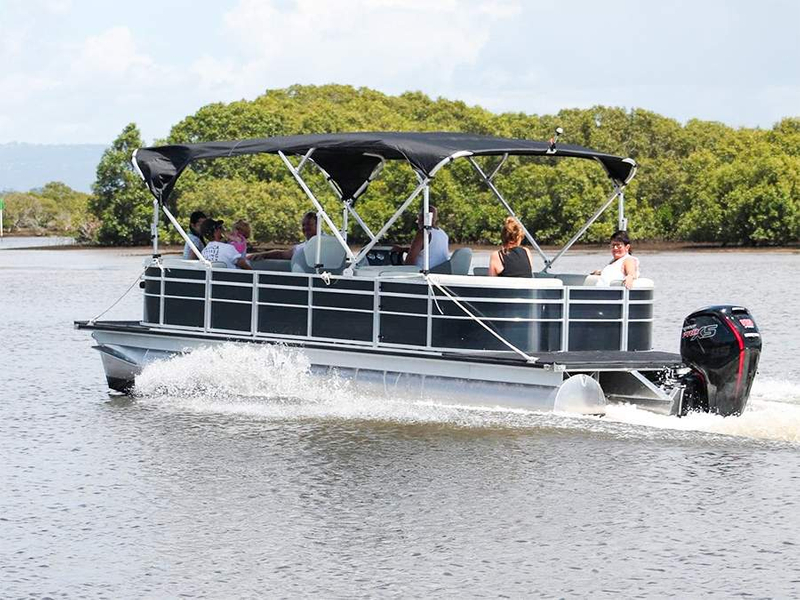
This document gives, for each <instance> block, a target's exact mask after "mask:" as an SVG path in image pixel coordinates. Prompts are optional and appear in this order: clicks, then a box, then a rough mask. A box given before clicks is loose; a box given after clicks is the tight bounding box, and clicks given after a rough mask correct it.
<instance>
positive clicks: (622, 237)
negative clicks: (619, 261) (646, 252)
mask: <svg viewBox="0 0 800 600" xmlns="http://www.w3.org/2000/svg"><path fill="white" fill-rule="evenodd" d="M609 241H611V242H619V243H621V244H624V245H626V246H630V245H631V238H629V237H628V232H627V231H625V230H624V229H619V230H617V231H615V232H614V233H612V234H611V239H610V240H609ZM628 253H629V254H633V252H632V251H631V250H628Z"/></svg>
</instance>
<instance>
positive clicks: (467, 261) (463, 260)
mask: <svg viewBox="0 0 800 600" xmlns="http://www.w3.org/2000/svg"><path fill="white" fill-rule="evenodd" d="M470 265H472V248H459V249H458V250H456V251H455V252H453V254H451V255H450V258H449V259H448V260H446V261H444V262H443V263H442V264H440V265H436V266H435V267H431V273H437V274H439V275H469V267H470Z"/></svg>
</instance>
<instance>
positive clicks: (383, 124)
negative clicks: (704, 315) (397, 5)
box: [92, 85, 800, 245]
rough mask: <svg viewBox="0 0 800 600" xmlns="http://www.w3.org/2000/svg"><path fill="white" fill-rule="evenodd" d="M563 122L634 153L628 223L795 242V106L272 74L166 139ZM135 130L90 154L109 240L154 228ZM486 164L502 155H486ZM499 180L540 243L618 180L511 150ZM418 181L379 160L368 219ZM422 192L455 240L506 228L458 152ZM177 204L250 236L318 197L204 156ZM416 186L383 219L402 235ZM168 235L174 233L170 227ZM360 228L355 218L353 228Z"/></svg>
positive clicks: (269, 235) (317, 188)
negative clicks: (497, 93) (680, 110)
mask: <svg viewBox="0 0 800 600" xmlns="http://www.w3.org/2000/svg"><path fill="white" fill-rule="evenodd" d="M556 126H561V127H563V128H564V131H565V134H564V136H563V137H562V139H561V141H562V142H563V143H566V144H577V145H582V146H587V147H590V148H594V149H597V150H601V151H604V152H609V153H612V154H619V155H624V156H630V157H632V158H634V159H635V160H636V161H637V162H638V163H639V170H638V174H637V177H636V178H635V179H634V180H633V181H632V183H631V184H630V185H629V186H628V188H627V189H626V193H625V197H626V213H627V216H628V218H629V222H630V229H631V234H632V236H633V237H634V238H635V239H640V240H641V239H648V240H672V241H682V240H687V241H702V242H716V243H722V244H728V245H732V244H748V245H774V244H790V243H796V242H797V241H798V237H799V235H800V231H799V229H800V224H799V223H800V175H799V174H798V173H799V172H800V167H799V166H798V161H800V118H786V119H783V120H782V121H781V122H779V123H777V124H776V125H775V127H773V128H772V129H771V130H759V129H732V128H730V127H727V126H726V125H724V124H722V123H716V122H709V121H699V120H691V121H689V122H688V123H686V124H685V125H681V124H680V123H678V122H677V121H675V120H673V119H669V118H667V117H663V116H661V115H658V114H656V113H653V112H649V111H646V110H643V109H640V108H633V109H629V110H626V109H624V108H619V107H605V106H595V107H592V108H590V109H585V110H584V109H568V110H562V111H560V112H559V113H558V114H555V115H541V116H540V115H527V114H523V113H504V114H494V113H491V112H489V111H487V110H485V109H483V108H480V107H476V106H468V105H467V104H465V103H463V102H459V101H453V100H447V99H443V98H437V99H433V98H430V97H428V96H426V95H425V94H422V93H421V92H406V93H404V94H401V95H399V96H388V95H385V94H382V93H380V92H377V91H375V90H371V89H368V88H354V87H351V86H347V85H324V86H301V85H295V86H291V87H289V88H285V89H273V90H267V91H266V92H265V93H264V94H263V95H262V96H259V97H258V98H256V99H254V100H252V101H244V100H242V101H238V102H232V103H230V104H222V103H215V104H209V105H207V106H204V107H203V108H201V109H200V110H198V111H197V112H196V113H195V114H194V115H190V116H188V117H186V118H185V119H183V120H182V121H181V122H179V123H177V124H176V125H175V126H174V127H173V128H172V130H171V132H170V134H169V137H168V139H167V140H166V143H193V142H204V141H212V140H231V139H242V138H252V137H268V136H280V135H296V134H306V133H325V132H346V131H383V130H386V131H462V132H471V133H480V134H487V135H496V136H501V137H515V138H527V139H540V140H542V139H548V138H549V137H550V135H551V134H552V132H553V130H554V128H555V127H556ZM139 145H141V140H140V139H139V134H138V131H137V130H136V127H135V126H134V125H129V126H128V127H126V128H125V130H124V131H123V132H122V134H121V135H120V137H119V138H118V139H117V140H116V141H115V143H114V146H113V147H112V148H111V149H109V151H108V152H107V153H106V155H105V156H104V157H103V161H101V164H100V166H99V167H98V181H97V184H96V185H95V198H94V199H93V201H92V211H93V213H94V214H95V215H97V216H98V217H99V218H100V219H101V220H102V226H101V228H100V231H99V233H98V239H99V241H101V242H103V243H130V244H133V243H144V242H147V241H148V240H149V221H150V212H151V208H150V201H151V200H150V198H149V195H148V193H147V191H146V190H145V187H144V186H143V185H142V183H141V181H139V179H138V177H136V176H135V175H134V174H133V172H132V171H131V169H130V167H129V158H130V154H131V152H132V150H133V149H134V148H136V147H138V146H139ZM479 162H480V164H481V165H482V166H483V168H484V169H485V170H491V169H492V168H493V166H494V165H495V164H497V159H496V158H481V159H479ZM304 176H306V177H308V178H309V181H310V185H311V188H312V189H313V190H314V192H315V194H317V195H318V198H320V199H321V200H322V201H323V203H324V204H325V206H326V208H327V209H329V210H330V214H331V215H332V218H334V220H335V221H336V222H337V223H339V222H340V220H341V206H340V204H339V203H338V202H337V200H336V199H335V198H334V196H333V194H332V193H331V191H330V189H328V187H327V185H326V184H325V182H324V180H323V179H322V178H321V177H319V175H318V174H313V169H306V171H304ZM495 182H496V184H497V186H498V188H499V189H500V190H501V192H502V193H503V195H504V196H505V197H506V199H507V200H508V201H509V203H510V204H511V205H512V207H513V208H514V210H515V211H516V212H517V214H518V215H519V216H520V217H521V218H522V220H523V222H524V223H525V224H526V226H527V227H528V228H529V230H530V231H531V233H532V234H533V235H534V236H535V237H536V238H537V240H538V241H540V242H542V243H563V242H564V241H566V240H567V239H569V238H570V237H571V236H572V235H573V234H574V232H575V231H576V228H577V227H578V226H579V225H580V224H582V222H583V221H585V220H586V219H587V218H588V217H589V216H591V215H592V214H593V213H594V212H595V210H597V208H598V207H600V206H601V205H602V204H603V202H604V200H605V198H606V197H607V196H608V194H609V192H610V191H611V188H610V185H609V181H608V178H607V177H606V175H605V173H604V172H603V170H602V168H601V167H600V165H599V164H596V163H594V162H592V161H581V160H553V159H541V158H539V159H531V158H511V159H509V160H508V162H507V163H506V165H504V167H503V168H502V170H501V171H500V172H499V173H498V175H497V177H496V179H495ZM416 185H417V179H416V177H415V176H414V174H413V172H412V171H411V170H410V168H409V167H408V166H407V165H405V164H401V163H391V164H388V165H387V166H386V168H385V169H384V172H383V174H382V176H381V177H380V178H379V179H378V180H376V181H375V182H373V184H372V185H371V186H370V189H369V190H368V191H367V193H366V194H365V195H364V196H363V197H362V198H360V199H359V200H358V202H357V205H356V208H357V210H358V211H359V213H360V214H361V215H362V217H363V218H364V220H365V221H366V223H367V224H368V225H369V227H370V228H371V229H372V230H373V232H375V231H377V229H378V228H379V227H380V226H381V225H382V223H383V222H384V221H385V220H386V219H388V217H389V216H390V215H391V214H392V213H393V212H394V211H395V210H396V208H397V207H398V206H399V204H400V202H402V201H403V200H404V199H405V198H406V197H407V196H408V194H409V193H410V192H411V191H412V190H413V189H414V188H415V186H416ZM431 200H432V202H433V203H434V204H436V205H437V206H438V207H439V212H440V222H441V224H442V227H443V228H444V229H445V230H446V231H447V232H448V233H449V234H450V237H451V239H452V240H453V241H454V242H458V243H492V244H495V243H497V242H498V241H499V232H500V224H501V222H502V220H503V218H504V217H505V215H506V212H505V209H504V208H503V207H502V206H501V205H500V203H499V202H498V201H497V199H496V198H495V197H494V196H493V195H492V194H491V192H490V191H489V190H488V189H487V188H486V187H485V186H484V185H483V184H482V183H481V182H480V180H479V179H478V178H477V175H476V174H475V173H474V171H473V168H472V166H471V165H470V164H469V163H468V162H467V161H464V160H461V161H456V162H454V163H453V164H451V165H450V166H448V167H447V168H445V169H443V170H442V171H440V172H439V174H437V176H436V179H435V181H434V184H433V186H432V187H431ZM170 203H171V206H172V207H173V208H174V209H176V210H177V212H178V214H179V215H180V218H181V219H183V220H186V218H187V217H188V215H189V213H191V212H192V211H193V210H198V209H201V210H205V211H206V212H208V213H210V214H212V215H213V216H216V217H221V218H224V219H225V220H227V221H229V222H230V221H233V220H236V219H238V218H246V219H248V220H249V221H250V222H251V224H252V226H253V232H254V237H255V238H256V239H257V240H270V241H275V242H288V241H293V240H296V239H297V238H298V237H299V236H300V231H299V228H300V225H299V223H300V216H301V215H302V213H303V212H305V211H306V210H308V209H309V208H310V206H311V204H310V202H309V201H308V200H307V199H306V198H305V196H304V195H303V193H302V191H301V190H300V189H299V188H298V186H297V184H296V182H295V181H294V179H293V178H292V177H291V175H290V174H289V173H288V172H287V171H286V169H285V168H284V166H283V165H282V164H281V162H280V159H279V158H278V157H275V156H247V157H238V158H234V159H229V160H215V161H207V162H204V161H200V162H198V163H196V164H193V165H192V166H191V167H190V169H188V170H187V171H186V172H185V173H184V174H183V176H182V177H181V179H180V180H179V181H178V185H177V187H176V189H175V191H174V193H173V195H172V197H171V199H170ZM418 207H419V202H417V203H416V204H415V205H414V207H413V208H412V209H410V210H409V211H408V212H407V213H406V214H405V215H404V216H403V217H402V218H400V219H398V221H397V222H396V223H395V224H394V225H393V226H392V227H391V228H390V230H389V231H388V233H387V236H386V237H387V239H389V240H392V239H394V240H408V239H410V237H411V235H412V233H413V230H414V228H415V222H416V212H417V209H418ZM615 227H616V210H615V208H613V207H612V208H611V209H610V210H608V211H607V212H606V214H605V215H603V217H601V218H600V219H599V220H598V221H597V222H596V223H595V224H594V225H593V226H592V227H591V228H590V229H589V231H588V232H587V234H586V236H585V237H584V240H585V241H592V242H599V241H604V240H605V239H607V237H608V235H609V234H610V233H611V232H612V231H613V230H614V229H615ZM163 234H164V235H166V236H167V239H172V240H174V241H178V238H177V235H176V234H175V233H174V232H171V231H169V230H168V229H167V228H164V230H163ZM367 239H368V238H367V236H366V234H364V233H363V232H362V231H361V229H360V228H359V227H358V226H357V225H356V224H355V223H353V221H352V220H351V226H350V240H351V241H353V242H356V243H363V242H364V241H366V240H367Z"/></svg>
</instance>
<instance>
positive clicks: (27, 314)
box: [0, 250, 800, 598]
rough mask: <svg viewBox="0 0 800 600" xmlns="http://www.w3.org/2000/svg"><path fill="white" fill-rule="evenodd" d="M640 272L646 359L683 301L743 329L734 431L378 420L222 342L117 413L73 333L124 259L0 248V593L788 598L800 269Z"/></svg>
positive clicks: (519, 418)
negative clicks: (748, 383) (648, 292)
mask: <svg viewBox="0 0 800 600" xmlns="http://www.w3.org/2000/svg"><path fill="white" fill-rule="evenodd" d="M485 259H486V257H485V256H482V257H480V260H483V261H485ZM641 259H642V268H643V271H644V273H643V274H644V275H645V276H649V277H652V278H653V279H654V280H655V281H656V283H657V286H658V297H657V312H658V314H659V322H658V325H657V328H656V332H655V338H656V347H657V348H659V349H663V350H673V351H674V350H677V338H678V331H679V326H680V321H681V319H682V318H683V316H684V315H685V314H687V313H688V312H690V311H691V310H693V309H695V308H697V307H699V306H701V305H704V304H710V303H715V302H721V301H724V302H732V303H737V304H743V305H744V306H748V307H749V308H750V309H751V310H752V311H753V313H754V315H755V318H756V320H757V322H758V325H759V327H760V328H761V331H762V333H763V336H764V353H763V355H762V361H761V365H760V369H759V375H758V378H757V379H756V383H755V388H754V395H753V398H752V400H751V406H750V410H749V411H748V412H747V413H746V414H745V415H743V416H742V417H739V418H729V419H723V418H721V417H716V416H710V415H692V416H690V417H688V418H685V419H676V418H671V417H662V416H657V415H651V414H649V413H646V412H643V411H639V410H637V409H636V408H634V407H631V406H621V407H614V408H612V409H611V410H610V413H609V415H608V416H607V417H606V418H602V419H599V418H592V417H584V418H576V417H569V416H565V415H554V414H542V413H534V412H528V411H522V410H503V409H497V408H487V409H474V408H473V409H470V408H466V407H452V406H440V405H437V404H435V403H417V404H410V403H404V402H400V401H394V402H393V401H389V402H385V401H378V400H376V399H373V398H370V397H364V396H361V395H359V394H358V393H356V392H354V391H353V390H352V389H351V388H350V386H349V384H348V382H346V381H341V380H337V379H335V378H332V379H329V380H319V379H314V378H310V377H309V376H308V375H307V373H306V371H305V366H306V363H305V362H304V359H303V357H302V356H297V355H293V354H292V353H290V352H287V351H285V350H284V351H276V350H275V349H269V348H246V347H236V346H226V347H222V348H219V349H215V350H209V351H206V352H204V354H195V355H189V356H186V357H182V358H180V359H177V360H175V361H173V362H171V363H168V364H161V365H157V366H154V367H153V368H151V369H148V370H147V371H146V373H145V374H144V375H143V376H142V377H140V379H139V380H138V382H137V384H138V386H139V392H140V397H139V398H137V399H136V400H131V399H129V398H126V397H122V396H117V395H114V394H109V393H108V391H107V390H106V387H105V381H104V378H103V374H102V367H101V364H100V359H99V357H98V356H97V354H96V352H94V351H92V350H91V349H90V347H91V340H90V338H89V336H88V335H86V333H85V332H80V331H76V330H73V329H72V320H73V319H76V318H89V317H92V316H94V315H96V314H98V313H100V312H101V311H102V310H104V309H105V308H106V307H107V306H108V305H110V304H111V303H112V302H113V301H114V300H116V299H117V297H118V296H119V294H121V293H122V292H123V291H124V290H125V289H126V288H128V286H129V285H130V284H131V283H132V282H133V281H134V280H135V279H136V276H137V274H138V272H139V271H140V270H141V261H142V256H137V255H132V254H126V253H124V252H121V253H116V252H107V251H100V250H69V251H49V250H37V251H28V250H13V251H8V252H3V253H0V309H1V310H2V312H1V313H0V315H1V317H0V339H2V340H3V344H2V347H1V348H0V407H2V408H1V409H0V410H2V413H0V417H1V418H0V456H2V459H3V460H2V461H0V479H2V481H3V484H4V485H3V486H2V491H0V506H2V512H0V539H2V544H0V597H4V598H5V597H9V598H16V597H48V596H49V597H54V598H55V597H70V598H71V597H83V598H102V597H107V598H142V597H146V598H164V597H178V596H184V597H196V598H230V597H265V596H266V597H273V596H284V597H285V596H290V597H294V596H324V597H348V598H350V597H397V596H402V597H408V596H417V597H419V596H433V597H454V596H492V597H497V596H510V597H522V596H526V597H529V596H534V597H537V596H542V597H564V596H579V597H583V596H589V595H591V596H600V597H613V598H616V597H620V596H625V597H628V596H650V597H652V596H658V597H661V596H677V597H697V596H701V595H703V596H706V595H708V596H718V597H730V596H733V595H754V596H757V597H791V596H797V595H798V590H800V567H799V566H798V565H800V534H798V531H800V511H799V510H798V509H799V508H800V507H799V506H798V497H800V495H799V494H798V492H800V370H799V369H798V361H797V358H796V357H797V355H798V351H800V341H799V339H798V336H797V335H796V334H795V333H794V330H793V327H792V325H793V324H794V323H795V322H796V320H797V317H796V312H797V310H798V309H799V308H800V302H798V300H800V298H798V291H797V290H798V286H797V281H798V280H800V256H798V255H797V254H793V253H785V254H783V253H723V252H702V253H693V254H691V253H663V254H642V255H641ZM603 260H604V256H603V255H597V254H579V255H575V256H573V257H568V260H567V261H565V265H566V266H565V267H564V270H567V268H568V267H571V268H574V269H576V270H582V271H586V270H589V269H590V268H596V266H597V265H598V263H600V264H602V261H603ZM138 293H139V290H138V289H136V288H134V291H133V292H132V293H131V294H130V295H129V296H128V297H126V298H125V299H123V300H122V301H121V302H120V304H119V305H118V306H117V307H116V308H115V309H114V310H113V311H112V312H111V313H110V314H109V315H107V317H108V318H118V319H121V318H137V317H138V316H139V314H140V301H139V298H138ZM198 390H199V391H198Z"/></svg>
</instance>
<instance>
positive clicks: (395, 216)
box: [356, 177, 431, 264]
mask: <svg viewBox="0 0 800 600" xmlns="http://www.w3.org/2000/svg"><path fill="white" fill-rule="evenodd" d="M430 181H431V178H430V177H424V178H423V179H422V180H421V181H420V182H419V185H417V187H416V188H414V191H413V192H411V195H410V196H409V197H408V198H406V200H405V202H403V204H401V205H400V208H398V209H397V211H396V212H395V213H394V214H393V215H392V217H391V218H390V219H389V220H388V221H386V223H384V224H383V227H381V230H380V231H379V232H378V233H376V234H375V237H374V238H372V241H371V242H370V243H368V244H367V245H366V246H364V247H363V248H362V249H361V252H359V253H358V255H357V256H356V264H358V263H359V262H360V261H361V260H362V259H363V258H364V257H365V256H366V255H367V253H368V252H369V251H370V250H372V247H373V246H374V245H375V244H377V243H378V240H380V239H381V238H382V237H383V236H384V235H386V232H387V231H389V228H390V227H391V226H392V225H394V222H395V221H397V219H399V218H400V215H402V214H403V213H404V212H405V211H406V209H407V208H408V205H409V204H411V203H412V202H413V201H414V198H416V197H417V196H419V194H420V192H421V191H422V190H424V189H425V187H426V186H427V185H428V184H429V183H430Z"/></svg>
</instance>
